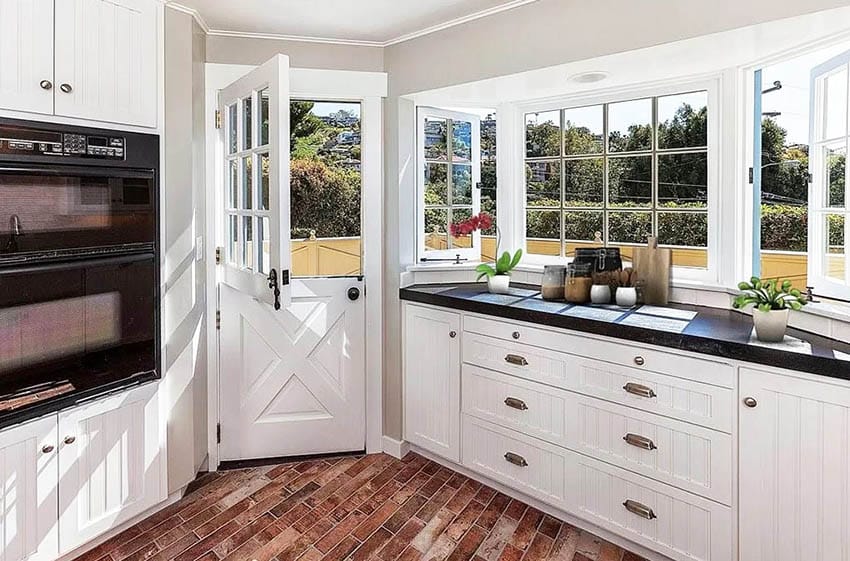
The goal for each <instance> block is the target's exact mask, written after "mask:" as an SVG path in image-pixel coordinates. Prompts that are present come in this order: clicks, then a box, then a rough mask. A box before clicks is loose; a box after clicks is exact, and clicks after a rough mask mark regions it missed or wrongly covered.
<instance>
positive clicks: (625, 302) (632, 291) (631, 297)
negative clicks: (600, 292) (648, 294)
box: [617, 286, 637, 308]
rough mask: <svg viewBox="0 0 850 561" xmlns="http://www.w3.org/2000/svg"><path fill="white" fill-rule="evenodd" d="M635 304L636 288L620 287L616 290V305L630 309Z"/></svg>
mask: <svg viewBox="0 0 850 561" xmlns="http://www.w3.org/2000/svg"><path fill="white" fill-rule="evenodd" d="M635 304H637V288H635V287H633V286H621V287H619V288H618V289H617V305H618V306H623V307H624V308H631V307H632V306H634V305H635Z"/></svg>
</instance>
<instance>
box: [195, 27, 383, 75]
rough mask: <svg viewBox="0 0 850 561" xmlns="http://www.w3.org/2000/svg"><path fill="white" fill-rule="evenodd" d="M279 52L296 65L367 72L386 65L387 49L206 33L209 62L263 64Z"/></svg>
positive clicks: (375, 70)
mask: <svg viewBox="0 0 850 561" xmlns="http://www.w3.org/2000/svg"><path fill="white" fill-rule="evenodd" d="M277 53H283V54H285V55H287V56H289V64H290V66H293V67H295V68H324V69H329V70H359V71H367V72H380V71H381V70H383V68H384V50H383V49H382V48H380V47H365V46H356V45H331V44H324V43H308V42H304V41H280V40H276V39H252V38H243V37H222V36H217V35H209V36H207V62H217V63H221V64H262V63H263V62H265V61H267V60H268V59H270V58H271V57H273V56H274V55H276V54H277Z"/></svg>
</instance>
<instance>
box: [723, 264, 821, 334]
mask: <svg viewBox="0 0 850 561" xmlns="http://www.w3.org/2000/svg"><path fill="white" fill-rule="evenodd" d="M738 288H739V289H740V290H741V291H742V292H741V294H739V295H738V296H737V297H736V298H735V300H734V301H733V303H732V306H733V307H735V308H743V307H745V306H748V305H749V304H753V305H754V308H753V324H754V325H755V327H756V337H757V338H758V340H759V341H765V342H769V343H775V342H779V341H782V340H783V339H785V330H786V329H787V328H788V313H789V311H790V310H800V309H801V308H802V307H803V306H805V305H806V304H807V303H808V301H807V300H806V298H805V297H804V296H803V295H802V294H801V293H800V291H799V290H797V289H795V288H792V286H791V281H789V280H784V281H781V280H762V279H760V278H758V277H753V278H751V279H750V282H746V281H744V282H742V283H739V284H738Z"/></svg>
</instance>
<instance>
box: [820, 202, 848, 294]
mask: <svg viewBox="0 0 850 561" xmlns="http://www.w3.org/2000/svg"><path fill="white" fill-rule="evenodd" d="M825 218H826V235H827V240H828V241H827V244H828V246H827V249H826V258H825V259H824V268H825V269H826V270H825V271H824V272H823V273H824V275H825V276H826V277H829V278H831V279H835V280H838V281H844V278H845V271H844V267H845V266H846V263H847V260H846V259H845V257H844V252H845V250H846V246H845V241H846V240H845V239H844V221H845V216H844V215H842V214H828V215H826V217H825Z"/></svg>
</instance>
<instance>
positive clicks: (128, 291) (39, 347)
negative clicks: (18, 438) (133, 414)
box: [0, 254, 158, 412]
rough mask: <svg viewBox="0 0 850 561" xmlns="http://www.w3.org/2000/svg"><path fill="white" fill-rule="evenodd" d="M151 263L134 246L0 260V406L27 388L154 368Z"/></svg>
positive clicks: (99, 380)
mask: <svg viewBox="0 0 850 561" xmlns="http://www.w3.org/2000/svg"><path fill="white" fill-rule="evenodd" d="M156 264H157V263H156V258H155V256H154V255H153V254H139V255H128V256H122V257H113V258H108V259H99V260H91V261H76V262H70V263H54V264H50V265H39V266H27V267H18V268H9V267H7V268H0V412H2V411H3V410H4V409H5V410H9V409H10V408H14V407H15V406H16V404H19V403H20V400H21V399H23V400H24V401H26V400H27V399H28V397H27V396H28V395H29V394H31V393H32V392H34V391H47V389H50V388H57V387H63V388H65V390H62V391H82V390H86V389H89V388H93V387H99V386H103V385H107V384H110V383H113V382H117V381H121V380H124V379H127V378H132V377H134V376H137V375H139V374H141V373H149V372H151V371H154V370H156V368H157V366H156V364H157V358H158V351H157V349H158V344H157V339H158V337H157V333H156V325H157V324H158V322H157V316H156V314H157V304H156ZM50 391H54V390H50Z"/></svg>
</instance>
